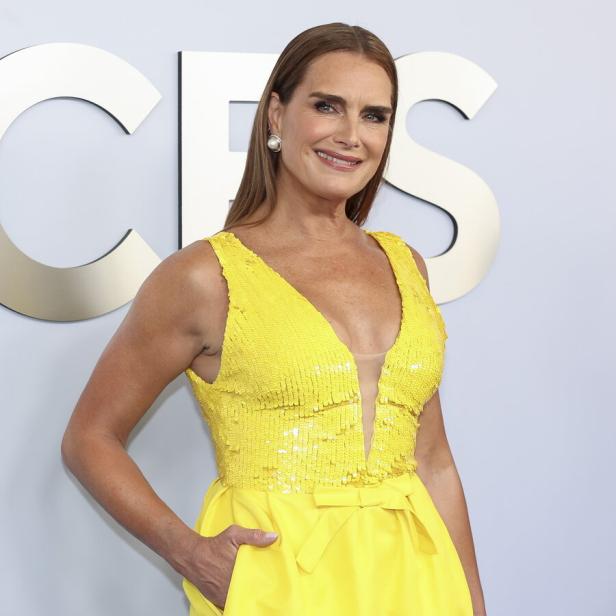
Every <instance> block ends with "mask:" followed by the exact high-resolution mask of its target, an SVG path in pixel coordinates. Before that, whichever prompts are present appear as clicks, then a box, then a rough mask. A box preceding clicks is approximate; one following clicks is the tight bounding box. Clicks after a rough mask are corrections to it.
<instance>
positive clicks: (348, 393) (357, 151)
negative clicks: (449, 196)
mask: <svg viewBox="0 0 616 616" xmlns="http://www.w3.org/2000/svg"><path fill="white" fill-rule="evenodd" d="M397 88H398V83H397V75H396V70H395V65H394V61H393V59H392V57H391V54H390V53H389V51H388V50H387V48H386V47H385V46H384V44H383V43H382V42H381V41H380V40H379V39H378V38H377V37H375V36H374V35H373V34H371V33H370V32H368V31H366V30H364V29H363V28H360V27H357V26H348V25H346V24H341V23H333V24H328V25H323V26H318V27H315V28H311V29H309V30H307V31H305V32H303V33H301V34H300V35H298V36H297V37H296V38H295V39H293V40H292V41H291V42H290V43H289V45H288V46H287V47H286V48H285V50H284V51H283V53H282V54H281V56H280V58H279V59H278V62H277V63H276V66H275V67H274V70H273V72H272V75H271V76H270V79H269V81H268V83H267V85H266V88H265V90H264V93H263V96H262V98H261V101H260V103H259V107H258V110H257V114H256V118H255V122H254V127H253V131H252V136H251V141H250V147H249V150H248V160H247V165H246V169H245V173H244V177H243V179H242V183H241V185H240V189H239V191H238V194H237V196H236V199H235V201H234V203H233V206H232V207H231V209H230V211H229V214H228V217H227V220H226V224H225V229H224V230H222V231H220V232H218V233H216V234H214V235H212V236H210V237H207V238H205V239H204V240H200V241H197V242H194V243H193V244H191V245H189V246H187V247H186V248H184V249H183V250H180V251H178V252H177V253H175V254H174V255H171V256H170V257H168V258H167V259H165V260H164V261H163V262H162V263H161V264H160V265H159V266H158V267H157V268H156V269H155V271H154V272H152V274H151V275H150V276H149V277H148V279H147V280H146V281H145V282H144V284H143V285H142V287H141V289H140V291H139V293H138V295H137V297H136V298H135V300H134V302H133V304H132V306H131V309H130V311H129V313H128V315H127V316H126V319H125V320H124V322H123V323H122V325H121V327H120V328H119V329H118V331H117V332H116V334H115V335H114V337H113V338H112V340H111V341H110V343H109V345H108V347H107V348H106V349H105V351H104V353H103V355H102V356H101V359H100V360H99V363H98V364H97V366H96V368H95V371H94V373H93V374H92V376H91V378H90V381H89V382H88V384H87V386H86V388H85V390H84V392H83V393H82V395H81V397H80V400H79V402H78V404H77V407H76V409H75V411H74V413H73V416H72V418H71V421H70V423H69V425H68V427H67V431H66V435H65V438H64V441H63V448H62V451H63V455H64V458H65V460H66V462H67V464H68V465H69V467H70V469H71V471H72V472H73V473H74V474H75V475H76V476H77V477H78V479H79V480H80V481H81V482H82V483H83V484H84V485H85V486H86V487H87V488H88V489H89V490H90V492H91V493H92V494H93V495H94V496H95V497H96V498H97V499H98V500H99V501H100V502H101V503H102V504H103V506H104V507H105V508H106V509H107V510H108V511H109V512H110V513H111V514H112V515H113V516H114V517H115V518H116V519H117V520H118V521H119V522H120V523H121V524H122V525H123V526H125V527H126V528H127V529H128V530H129V531H130V532H132V533H133V534H134V535H135V536H137V537H138V538H139V539H140V540H142V541H143V542H144V543H146V544H147V545H148V546H150V547H151V548H152V549H153V550H155V551H156V552H157V553H158V554H160V555H161V556H162V557H163V558H165V559H166V560H167V561H168V562H169V563H170V564H171V565H172V566H173V567H174V568H175V569H176V570H177V571H178V572H180V573H181V574H182V575H183V577H184V579H183V588H184V591H185V593H186V596H187V597H188V600H189V603H190V614H191V616H205V615H212V614H221V613H222V610H223V608H224V613H225V614H231V615H242V616H244V615H247V614H256V615H265V614H285V615H290V616H300V615H302V616H304V615H309V614H319V615H320V616H325V615H334V614H335V615H340V614H352V615H363V614H365V615H368V614H371V615H372V614H377V613H378V614H407V613H408V614H413V616H426V615H435V616H436V615H438V616H441V615H442V616H454V615H471V614H484V613H485V608H484V604H483V596H482V591H481V586H480V582H479V576H478V572H477V564H476V560H475V554H474V547H473V541H472V535H471V530H470V525H469V520H468V514H467V510H466V505H465V500H464V495H463V491H462V487H461V484H460V480H459V477H458V474H457V472H456V467H455V464H454V461H453V458H452V455H451V452H450V450H449V447H448V444H447V439H446V436H445V432H444V427H443V419H442V414H441V407H440V401H439V395H438V389H437V388H438V385H439V382H440V378H441V374H442V369H443V359H444V350H445V339H446V338H447V333H446V331H445V324H444V322H443V319H442V316H441V314H440V311H439V310H438V307H437V306H436V304H435V303H434V301H433V299H432V297H431V295H430V291H429V287H428V276H427V271H426V266H425V263H424V261H423V259H422V257H421V256H420V255H419V253H418V252H417V251H416V250H414V249H413V248H411V247H410V246H408V245H407V244H405V243H404V241H402V239H401V238H400V237H399V236H398V235H396V234H394V233H391V232H385V231H381V232H372V231H364V230H362V229H361V228H360V225H361V224H363V222H364V221H365V219H366V217H367V215H368V212H369V211H370V208H371V206H372V203H373V200H374V197H375V194H376V192H377V189H378V187H379V186H380V183H381V179H382V175H383V169H384V166H385V163H386V160H387V156H388V153H389V146H390V142H391V136H392V129H393V126H394V118H395V113H396V102H397V96H398V90H397ZM383 349H384V350H383ZM181 372H185V374H186V375H187V376H188V378H189V380H190V383H191V384H192V388H193V391H194V393H195V396H196V397H197V399H198V401H199V403H200V404H201V407H202V410H203V414H204V417H205V419H206V420H207V421H208V423H209V425H210V429H211V433H212V436H213V440H214V445H215V451H216V461H217V466H218V471H219V476H218V477H217V478H216V479H215V480H214V481H213V482H212V483H211V484H210V486H209V488H208V490H207V492H206V494H205V498H204V503H203V507H202V510H201V512H200V515H199V517H198V519H197V521H196V523H195V525H194V528H192V529H191V528H189V527H187V526H186V525H185V524H184V523H183V522H182V521H181V520H180V519H179V518H178V517H177V516H176V515H175V514H174V513H173V512H172V511H171V510H170V509H169V508H168V507H167V506H166V505H165V503H164V502H162V501H161V500H160V499H159V498H158V497H157V495H156V494H155V493H154V491H153V490H152V489H151V487H150V486H149V484H148V483H147V481H146V480H145V478H144V477H143V475H142V474H141V473H140V471H139V469H138V468H137V467H136V465H135V464H134V463H133V462H132V460H131V458H130V457H129V456H128V455H127V453H126V451H125V444H126V441H127V439H128V437H129V435H130V433H131V430H132V429H133V428H134V426H135V425H136V424H137V422H138V421H139V419H140V418H141V417H142V415H143V414H144V413H145V412H146V411H147V410H148V408H149V407H150V406H151V404H152V403H153V402H154V400H155V399H156V397H157V396H158V394H159V393H160V392H161V391H162V390H163V388H164V387H165V386H166V385H167V384H168V383H169V382H170V381H172V380H173V379H174V378H176V377H177V376H178V375H179V374H180V373H181ZM109 392H113V394H112V395H111V396H110V395H109ZM420 415H421V429H419V426H420V421H419V420H420ZM269 533H274V534H273V535H270V534H269Z"/></svg>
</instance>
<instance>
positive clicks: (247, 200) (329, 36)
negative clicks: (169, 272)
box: [224, 22, 398, 229]
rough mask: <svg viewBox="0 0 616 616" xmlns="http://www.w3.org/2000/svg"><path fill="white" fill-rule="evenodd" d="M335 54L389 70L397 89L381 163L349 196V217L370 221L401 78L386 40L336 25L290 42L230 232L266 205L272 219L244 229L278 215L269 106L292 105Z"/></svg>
mask: <svg viewBox="0 0 616 616" xmlns="http://www.w3.org/2000/svg"><path fill="white" fill-rule="evenodd" d="M333 51H350V52H355V53H359V54H361V55H362V56H364V57H365V58H366V59H368V60H371V61H373V62H375V63H376V64H378V65H380V66H381V67H382V68H383V69H384V70H385V72H386V73H387V75H388V76H389V79H390V81H391V86H392V93H391V108H392V110H393V112H392V114H391V118H390V121H389V134H388V136H387V144H386V145H385V150H384V152H383V157H382V159H381V163H380V164H379V167H378V169H377V170H376V172H375V174H374V176H373V177H372V178H371V179H370V181H369V182H368V183H367V184H366V185H365V186H364V188H362V190H360V191H359V192H358V193H356V194H354V195H353V196H351V197H349V198H348V199H347V202H346V208H345V211H346V215H347V217H348V218H349V219H350V220H352V221H353V222H354V223H355V224H357V225H358V226H361V225H362V224H363V223H364V222H365V220H366V218H367V217H368V214H369V212H370V209H371V208H372V204H373V202H374V198H375V196H376V193H377V191H378V189H379V186H380V184H381V180H382V177H383V171H384V169H385V165H386V164H387V161H388V156H389V149H390V145H391V137H392V134H393V127H394V120H395V115H396V107H397V102H398V74H397V72H396V65H395V62H394V59H393V57H392V55H391V53H390V52H389V50H388V49H387V47H386V46H385V44H384V43H383V42H382V41H381V39H379V38H378V37H377V36H375V35H374V34H372V32H370V31H369V30H366V29H364V28H362V27H361V26H350V25H348V24H345V23H341V22H335V23H330V24H323V25H320V26H315V27H313V28H309V29H308V30H304V32H301V33H300V34H298V35H297V36H296V37H295V38H294V39H292V40H291V41H290V42H289V44H288V45H287V46H286V47H285V48H284V50H283V52H282V53H281V54H280V56H279V57H278V60H277V61H276V64H275V66H274V68H273V70H272V73H271V75H270V77H269V79H268V81H267V84H266V86H265V89H264V90H263V94H262V96H261V100H260V101H259V105H258V107H257V112H256V114H255V119H254V123H253V125H252V133H251V136H250V144H249V146H248V153H247V159H246V167H245V168H244V175H243V176H242V181H241V183H240V187H239V189H238V191H237V194H236V196H235V199H234V201H233V204H232V205H231V207H230V208H229V212H228V214H227V217H226V219H225V226H224V229H228V228H229V227H231V226H242V225H238V223H239V222H240V221H241V220H242V219H244V218H245V217H247V216H249V215H250V214H252V213H253V212H254V211H255V210H256V209H257V207H258V206H259V205H260V204H261V203H263V202H264V201H267V202H268V203H269V211H268V212H267V214H266V216H265V217H263V218H261V219H259V220H258V221H254V222H252V223H243V224H244V225H246V224H258V223H262V222H263V221H264V220H266V219H267V218H268V217H269V216H270V214H271V213H272V211H273V204H274V203H275V202H276V183H275V178H276V173H277V170H278V157H279V153H278V152H273V151H272V150H270V149H269V148H268V147H267V139H268V136H269V135H268V107H269V101H270V97H271V93H272V92H277V93H278V95H279V97H280V101H281V103H282V104H286V103H287V102H288V101H289V100H290V99H291V97H292V96H293V93H294V92H295V89H296V88H297V86H298V85H299V84H300V83H301V81H302V79H303V78H304V75H305V73H306V70H307V69H308V66H309V65H310V63H311V62H312V61H313V60H315V59H316V58H318V57H319V56H321V55H323V54H325V53H329V52H333Z"/></svg>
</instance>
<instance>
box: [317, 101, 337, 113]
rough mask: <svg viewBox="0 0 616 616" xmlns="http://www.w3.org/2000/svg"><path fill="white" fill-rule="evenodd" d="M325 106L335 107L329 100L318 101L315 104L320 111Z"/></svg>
mask: <svg viewBox="0 0 616 616" xmlns="http://www.w3.org/2000/svg"><path fill="white" fill-rule="evenodd" d="M323 106H325V107H331V108H332V109H333V108H334V107H333V105H332V104H331V103H328V102H327V101H318V102H316V103H315V104H314V107H315V109H318V110H319V111H321V110H322V109H323Z"/></svg>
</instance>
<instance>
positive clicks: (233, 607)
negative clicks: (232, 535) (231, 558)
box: [224, 543, 262, 615]
mask: <svg viewBox="0 0 616 616" xmlns="http://www.w3.org/2000/svg"><path fill="white" fill-rule="evenodd" d="M257 549H259V548H258V547H257V546H254V545H250V544H248V543H241V544H240V545H239V547H238V549H237V554H236V556H235V563H234V564H233V570H232V571H231V579H230V580H229V589H228V591H227V599H226V601H225V608H224V613H225V614H231V615H233V614H235V613H237V614H240V613H242V612H241V610H242V609H243V608H242V606H245V604H246V598H247V596H248V595H250V594H251V590H250V586H249V583H250V556H251V551H252V550H257ZM261 549H262V548H261ZM238 608H239V609H240V611H238Z"/></svg>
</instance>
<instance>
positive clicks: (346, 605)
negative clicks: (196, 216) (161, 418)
mask: <svg viewBox="0 0 616 616" xmlns="http://www.w3.org/2000/svg"><path fill="white" fill-rule="evenodd" d="M365 233H367V234H368V235H370V236H372V238H374V239H375V240H376V242H377V243H378V245H379V246H380V248H381V249H382V250H383V251H384V252H385V254H386V256H387V257H388V259H389V263H390V266H391V267H392V270H393V273H394V275H395V278H396V282H397V284H398V289H399V292H400V296H401V299H402V321H401V324H400V330H399V332H398V336H397V338H396V341H395V342H394V344H393V346H392V347H391V348H390V349H389V350H388V351H387V352H386V353H385V354H382V355H381V359H380V361H378V362H377V364H376V366H377V368H378V366H379V365H381V368H380V370H377V372H376V376H377V377H378V378H377V379H376V381H374V380H373V381H372V383H371V382H370V378H369V375H370V373H371V372H372V373H373V374H374V370H375V361H376V360H374V358H372V360H373V361H371V358H368V357H366V356H364V357H361V358H360V357H359V356H358V355H357V354H355V355H354V354H353V353H352V352H351V350H350V349H349V348H348V347H347V346H346V345H345V344H344V343H343V342H342V341H341V340H340V338H339V337H338V336H337V334H336V333H335V331H334V329H333V328H332V326H331V324H330V323H329V321H327V319H326V318H325V317H324V315H323V314H322V313H321V312H319V311H318V310H317V308H316V307H315V306H314V305H313V304H312V303H311V302H310V301H309V300H308V299H307V298H306V297H305V296H304V295H302V294H301V293H300V292H299V291H298V290H297V289H295V287H293V286H292V285H291V284H290V283H289V282H288V281H287V280H286V279H285V278H283V277H282V276H281V275H280V274H279V273H278V272H276V271H275V270H274V269H273V268H272V267H270V266H269V265H268V264H267V263H266V261H264V260H263V259H262V258H261V257H259V256H258V255H257V254H255V253H254V252H253V251H252V250H250V249H249V248H248V247H247V246H246V245H244V244H243V243H242V242H241V241H240V240H239V238H238V237H237V236H235V235H234V234H233V233H232V232H229V231H220V232H218V233H216V234H214V235H212V236H210V237H207V238H205V239H206V240H207V241H209V242H210V244H211V246H212V248H213V249H214V251H215V253H216V256H217V258H218V260H219V262H220V264H221V269H222V273H223V276H224V277H225V280H226V282H227V285H228V291H229V310H228V313H227V322H226V325H225V333H224V344H223V348H222V355H221V365H220V370H219V373H218V375H217V377H216V378H215V380H214V381H213V382H212V383H209V382H207V381H205V380H204V379H202V378H201V377H200V376H199V375H198V374H196V373H195V372H194V371H193V370H192V369H190V368H188V369H186V375H187V377H188V379H189V381H190V383H191V385H192V389H193V392H194V394H195V396H196V398H197V400H198V402H199V404H200V406H201V409H202V414H203V417H204V419H205V421H207V423H208V424H209V427H210V432H211V435H212V439H213V443H214V448H215V454H216V464H217V470H218V476H217V477H216V479H214V480H213V481H212V483H211V484H210V485H209V487H208V488H207V491H206V493H205V496H204V499H203V504H202V507H201V511H200V513H199V516H198V518H197V520H196V522H195V525H194V529H195V530H196V531H197V532H199V533H200V534H202V535H203V536H213V535H217V534H218V533H220V532H221V531H223V530H224V529H225V528H227V526H229V525H231V524H239V525H241V526H245V527H248V528H260V529H262V530H264V531H274V532H276V533H278V538H277V539H276V541H275V542H274V543H271V544H270V545H268V546H265V547H259V546H253V545H250V544H241V545H240V546H239V549H238V552H237V556H236V560H235V564H234V569H233V572H232V575H231V581H230V587H229V591H228V595H227V601H226V604H225V608H224V614H225V615H226V616H249V615H251V616H266V615H268V616H271V615H276V614H280V615H285V616H346V615H349V616H369V615H370V616H374V615H376V614H378V615H379V616H394V615H395V616H399V615H404V614H408V615H409V616H472V613H473V610H472V603H471V597H470V592H469V588H468V585H467V582H466V578H465V575H464V570H463V568H462V565H461V562H460V559H459V556H458V553H457V551H456V549H455V546H454V544H453V542H452V540H451V537H450V535H449V532H448V530H447V527H446V526H445V524H444V522H443V520H442V518H441V516H440V515H439V513H438V511H437V509H436V507H435V505H434V503H433V501H432V499H431V497H430V495H429V493H428V491H427V489H426V487H425V485H424V484H423V482H422V481H421V479H420V478H419V476H418V475H417V474H416V473H415V470H416V468H417V461H416V459H415V457H414V451H415V437H416V432H417V429H418V427H419V419H420V414H421V412H422V409H423V407H424V405H425V403H426V402H427V401H428V400H429V399H430V397H431V396H432V395H433V394H434V393H435V391H436V389H437V388H438V386H439V383H440V380H441V376H442V370H443V362H444V356H445V340H446V338H447V333H446V330H445V323H444V321H443V318H442V316H441V313H440V310H439V308H438V306H437V305H436V304H435V302H434V301H433V298H432V296H431V295H430V292H429V290H428V288H427V285H426V283H425V280H424V278H423V276H422V275H421V273H420V271H419V270H418V269H417V266H416V263H415V260H414V258H413V256H412V253H411V251H410V249H409V248H408V246H407V245H406V244H405V243H404V241H403V240H402V239H401V238H400V237H399V236H398V235H396V234H393V233H391V232H387V231H365ZM375 355H376V354H375ZM360 366H361V368H362V369H361V370H360ZM360 372H361V374H362V375H363V377H364V379H363V380H362V379H360ZM362 391H363V396H368V395H370V392H372V400H371V402H372V404H373V406H372V409H373V411H374V424H373V425H374V427H373V431H372V437H371V441H370V443H371V446H370V448H369V450H368V451H369V453H368V455H367V456H366V450H365V445H364V442H365V435H364V428H363V423H362V413H364V412H365V407H366V406H367V402H366V400H364V399H362ZM182 586H183V589H184V592H185V594H186V596H187V598H188V600H189V604H190V616H212V615H220V614H222V613H223V611H222V610H220V609H219V608H218V607H216V606H215V605H214V604H213V603H212V602H210V601H209V600H208V599H207V598H206V597H205V596H204V595H203V594H202V593H201V592H200V591H199V590H198V589H197V587H196V586H194V585H193V584H192V583H191V582H190V581H189V580H188V579H187V578H183V580H182Z"/></svg>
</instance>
